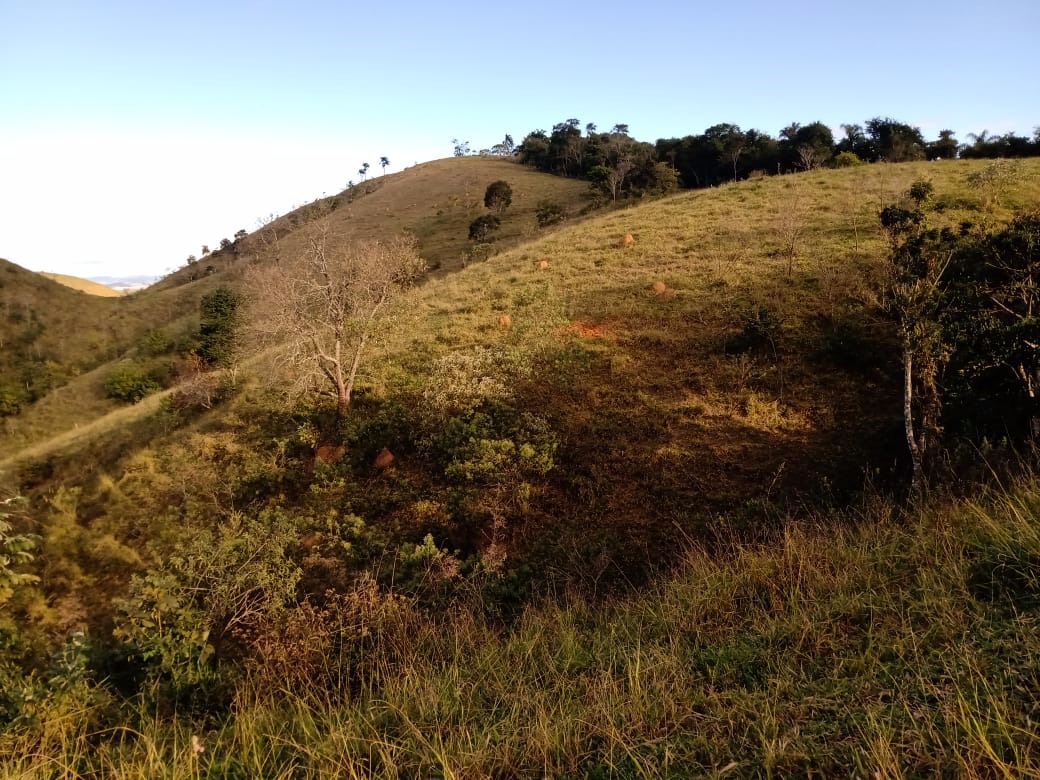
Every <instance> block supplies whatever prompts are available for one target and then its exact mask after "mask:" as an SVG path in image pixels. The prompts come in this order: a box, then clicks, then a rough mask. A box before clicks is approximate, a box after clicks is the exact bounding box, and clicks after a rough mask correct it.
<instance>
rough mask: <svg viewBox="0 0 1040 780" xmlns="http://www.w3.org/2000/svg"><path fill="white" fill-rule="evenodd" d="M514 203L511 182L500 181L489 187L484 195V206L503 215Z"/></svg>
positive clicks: (492, 183)
mask: <svg viewBox="0 0 1040 780" xmlns="http://www.w3.org/2000/svg"><path fill="white" fill-rule="evenodd" d="M512 202H513V188H512V187H510V186H509V182H507V181H502V180H501V179H500V180H499V181H493V182H491V184H489V185H488V187H487V191H486V192H485V193H484V205H485V206H486V207H487V208H489V209H492V210H493V211H496V212H498V213H499V214H501V213H502V212H503V211H505V210H506V209H507V208H508V207H509V204H510V203H512Z"/></svg>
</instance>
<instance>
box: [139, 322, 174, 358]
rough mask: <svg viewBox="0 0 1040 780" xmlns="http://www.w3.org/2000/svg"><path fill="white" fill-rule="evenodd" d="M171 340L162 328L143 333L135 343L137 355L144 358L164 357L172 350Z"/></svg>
mask: <svg viewBox="0 0 1040 780" xmlns="http://www.w3.org/2000/svg"><path fill="white" fill-rule="evenodd" d="M173 346H174V343H173V339H172V338H170V336H169V334H168V333H166V331H164V330H163V329H162V328H155V329H154V330H148V331H145V334H144V335H143V336H141V338H140V339H138V341H137V353H138V354H139V355H142V356H144V357H156V356H157V355H165V354H166V353H167V352H169V351H171V350H172V349H173Z"/></svg>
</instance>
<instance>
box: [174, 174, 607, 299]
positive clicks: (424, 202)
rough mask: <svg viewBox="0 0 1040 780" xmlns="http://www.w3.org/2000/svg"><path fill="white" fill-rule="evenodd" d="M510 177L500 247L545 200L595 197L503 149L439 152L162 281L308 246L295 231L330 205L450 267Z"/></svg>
mask: <svg viewBox="0 0 1040 780" xmlns="http://www.w3.org/2000/svg"><path fill="white" fill-rule="evenodd" d="M499 180H504V181H508V183H509V184H510V186H511V187H512V190H513V200H512V205H511V206H510V207H509V208H508V209H506V211H505V212H504V213H503V215H502V227H501V228H500V229H499V230H498V231H497V233H496V236H495V245H496V247H497V248H498V249H503V248H507V247H510V246H513V245H515V244H517V243H519V242H521V241H523V240H526V239H530V238H533V237H535V236H536V235H537V234H538V227H537V223H536V219H535V212H536V210H537V206H538V204H539V203H540V202H541V201H543V200H551V201H554V202H556V203H558V204H559V206H560V207H561V209H562V211H563V213H564V214H565V215H569V216H570V217H571V218H576V217H579V216H581V214H582V211H583V209H584V208H585V207H586V205H587V203H588V198H587V194H588V190H589V185H588V182H584V181H579V180H576V179H563V178H560V177H558V176H550V175H546V174H543V173H539V172H538V171H534V170H532V169H530V168H527V167H525V166H522V165H518V164H517V163H515V162H513V161H512V160H509V159H505V158H501V157H458V158H450V159H446V160H434V161H433V162H428V163H422V164H419V165H416V166H414V167H412V168H407V169H405V170H404V171H402V172H400V173H395V174H390V175H389V176H381V177H378V178H372V179H370V180H368V181H366V182H362V183H360V184H356V185H355V186H354V187H352V188H351V189H348V190H344V191H343V192H341V193H339V194H338V195H334V196H332V197H328V198H324V199H320V200H316V201H314V202H312V203H310V204H307V205H305V206H302V207H300V208H298V209H295V210H294V211H292V212H290V213H289V214H285V215H283V216H279V217H272V219H271V220H269V221H268V222H267V223H266V224H265V225H263V229H258V230H256V231H253V232H252V233H250V235H249V236H248V237H246V238H244V240H241V241H236V242H233V245H232V246H230V247H228V248H227V249H224V250H218V251H216V252H213V253H212V254H210V255H207V256H206V257H204V258H202V259H201V260H199V261H198V263H197V264H195V265H194V266H190V267H185V268H181V269H179V270H178V271H176V272H174V273H173V274H171V275H170V276H169V277H167V278H166V279H164V280H163V281H161V282H160V283H159V287H160V288H164V287H169V286H172V285H177V284H184V283H186V282H188V281H191V280H192V279H193V278H199V277H200V276H201V275H204V274H207V273H216V274H218V276H219V275H223V274H226V273H231V272H233V271H234V270H235V269H240V268H241V267H242V263H243V261H248V260H249V259H250V258H254V257H255V256H256V255H257V254H258V253H262V252H263V251H264V250H265V248H266V247H267V246H268V245H269V244H270V243H272V242H273V241H274V240H276V239H277V240H278V241H279V242H282V241H284V242H287V243H288V246H285V247H281V246H280V247H279V251H281V252H284V253H285V254H287V255H290V256H291V255H292V254H293V253H294V252H297V251H299V250H300V246H299V245H298V244H297V242H296V239H294V238H293V236H294V235H296V236H298V235H299V233H298V231H299V229H300V228H301V227H304V226H305V225H307V224H308V223H309V222H311V221H312V220H314V219H315V218H316V217H317V216H318V215H320V214H324V213H328V214H329V215H330V223H331V226H332V229H333V230H334V231H335V232H337V233H339V234H342V235H347V236H351V237H352V238H355V239H372V238H385V237H388V236H392V235H398V234H402V233H407V234H410V235H412V236H414V237H415V238H416V240H417V241H418V243H419V251H420V254H421V255H422V256H423V258H425V260H426V261H427V264H428V265H429V266H430V267H431V268H432V269H434V270H440V271H442V272H450V271H454V270H457V269H459V268H461V267H463V266H464V265H465V264H466V262H467V259H468V258H470V257H471V256H472V252H473V243H472V242H471V241H470V240H469V225H470V223H471V222H472V221H473V220H474V219H475V218H477V217H478V216H480V215H482V214H486V213H487V209H486V208H485V207H484V193H485V190H486V189H487V186H488V185H489V184H491V183H492V182H494V181H499Z"/></svg>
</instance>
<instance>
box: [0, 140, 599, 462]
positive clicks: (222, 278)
mask: <svg viewBox="0 0 1040 780" xmlns="http://www.w3.org/2000/svg"><path fill="white" fill-rule="evenodd" d="M498 179H506V180H508V181H509V182H510V184H511V186H512V188H513V203H512V205H511V207H510V208H509V209H508V210H507V211H506V213H505V214H504V216H503V225H502V228H501V229H500V230H499V231H498V233H497V236H496V241H495V245H494V250H492V251H499V250H501V249H504V248H507V247H509V246H513V245H515V244H517V243H518V242H520V241H522V240H524V239H525V238H530V237H533V236H535V235H537V234H538V232H539V229H538V227H537V225H536V222H535V217H534V212H535V207H536V205H537V203H539V202H540V201H542V200H544V199H551V200H554V201H555V202H557V203H559V204H560V206H561V207H562V208H563V209H564V210H565V212H566V213H568V214H569V215H570V216H571V218H578V217H579V213H580V212H581V211H582V209H583V208H584V206H585V205H586V202H587V198H586V193H587V191H588V185H587V183H585V182H579V181H575V180H568V179H561V178H558V177H554V176H548V175H546V174H543V173H538V172H535V171H531V170H529V169H527V168H524V167H522V166H519V165H517V164H515V163H513V162H511V161H507V160H504V159H501V158H486V157H483V158H478V157H474V158H465V159H452V160H440V161H435V162H432V163H425V164H423V165H419V166H415V167H414V168H410V169H407V170H406V171H404V172H402V173H399V174H393V175H390V176H385V177H380V178H378V179H373V180H371V181H369V182H366V183H363V184H360V185H357V187H355V188H354V190H352V191H350V192H349V193H341V194H340V195H338V196H335V197H333V198H329V199H326V201H324V202H315V203H312V204H309V205H307V206H304V207H302V208H300V209H297V210H295V211H293V212H292V213H290V214H287V215H285V216H283V217H280V218H279V219H277V220H275V221H273V222H272V223H271V224H270V225H268V226H266V229H265V230H263V231H257V232H256V233H253V234H251V235H249V236H247V237H246V238H244V239H242V240H241V242H236V244H235V246H234V247H232V248H230V249H227V250H223V251H217V252H214V253H212V254H211V255H208V256H206V257H205V258H203V259H202V260H200V261H199V262H198V263H196V264H194V265H192V266H187V267H185V268H182V269H180V270H179V271H177V272H175V273H173V274H171V275H170V276H168V277H166V278H165V279H164V280H162V281H161V282H159V283H157V284H156V285H153V286H152V287H150V288H149V289H147V290H144V291H140V292H137V293H135V294H133V295H130V296H126V298H125V300H119V301H112V302H99V301H95V300H92V299H89V298H87V297H86V296H83V295H80V296H79V297H74V296H70V295H69V293H68V290H67V285H62V286H59V285H54V284H51V283H50V282H49V281H44V280H42V279H41V275H39V274H31V273H30V272H28V271H24V270H23V269H20V268H18V267H17V266H15V265H13V264H9V263H5V265H4V269H5V270H7V272H8V274H9V276H8V278H7V280H6V286H5V287H3V288H0V305H3V306H4V307H5V311H7V312H8V315H7V318H6V320H5V321H3V322H0V342H4V343H8V344H14V345H16V346H15V349H14V350H12V351H10V352H7V353H6V361H7V362H6V363H5V369H6V370H5V371H4V373H3V376H5V377H10V388H11V389H10V390H9V395H10V398H11V403H10V409H11V410H19V411H20V414H18V415H17V416H8V417H6V418H2V417H0V425H2V427H0V446H3V447H4V448H5V449H6V451H7V453H8V457H11V456H13V455H15V451H16V450H17V449H19V448H22V447H26V446H29V445H34V444H37V443H39V442H40V441H43V440H46V439H49V438H51V437H53V436H56V435H59V434H62V433H63V432H66V431H75V430H78V429H79V428H80V427H81V426H83V425H85V424H87V423H88V422H90V421H91V420H92V419H93V418H95V417H97V416H99V415H103V414H106V413H109V412H112V411H114V410H115V409H116V404H114V403H113V402H112V401H111V400H110V399H107V398H106V397H105V394H104V386H103V379H104V376H105V374H106V373H107V371H109V370H111V368H108V369H105V368H103V367H102V366H104V365H106V364H108V363H111V362H112V361H116V360H119V359H121V358H123V357H125V356H126V355H128V354H130V355H133V354H134V350H135V347H136V346H137V345H138V342H139V341H140V339H142V338H143V337H144V336H145V334H147V333H149V332H155V331H162V332H164V333H166V335H167V336H169V337H170V339H171V350H175V349H177V348H178V345H180V346H179V349H180V350H181V351H184V350H185V349H190V346H191V344H190V343H189V342H190V334H191V332H192V330H193V329H194V328H197V311H198V306H199V301H200V300H201V299H202V297H203V296H204V295H206V294H207V293H209V292H212V291H213V290H214V289H215V288H216V287H218V286H219V285H221V284H226V283H229V284H232V285H237V284H239V283H240V280H241V274H242V272H243V271H244V269H245V268H246V266H247V265H248V264H249V263H250V262H254V261H255V260H256V258H257V256H258V255H261V254H263V250H264V247H266V246H267V245H268V244H267V243H266V241H265V239H267V234H268V233H271V234H273V235H275V236H276V240H277V242H278V244H279V250H278V251H280V252H282V253H284V254H285V255H286V256H289V257H291V256H293V255H294V254H297V253H299V252H300V251H302V250H303V248H304V245H305V243H304V242H305V240H306V239H305V236H304V235H303V234H302V233H301V232H300V229H301V228H303V227H305V226H306V225H308V224H309V222H310V221H312V220H313V218H314V215H315V214H317V213H318V212H320V211H323V210H325V209H331V223H332V226H333V230H334V231H336V232H337V233H338V234H340V235H343V236H348V237H352V238H378V237H381V236H392V235H397V234H399V233H402V232H404V233H411V234H413V235H415V236H416V238H417V240H418V241H419V245H420V251H421V252H422V254H423V256H424V257H425V258H426V260H427V263H428V264H429V265H430V267H431V268H433V269H434V270H435V272H436V271H437V270H438V269H439V270H440V272H442V273H446V272H449V271H451V270H456V269H458V268H460V267H462V266H463V265H464V264H465V263H466V262H467V259H468V258H469V257H470V254H471V250H472V242H470V241H469V239H468V226H469V223H470V222H471V221H472V220H473V219H474V218H475V217H476V216H478V215H479V214H482V213H487V210H486V209H485V208H484V206H483V197H484V191H485V189H486V188H487V185H488V184H490V183H491V182H492V181H495V180H498ZM106 289H107V288H106ZM171 358H172V355H171ZM152 362H153V363H154V362H155V361H152ZM26 384H28V385H29V386H30V389H31V392H27V391H26V390H25V389H24V388H25V386H26ZM59 388H60V392H58V390H59ZM95 427H96V426H95Z"/></svg>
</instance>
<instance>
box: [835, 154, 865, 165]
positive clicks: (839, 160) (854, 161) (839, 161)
mask: <svg viewBox="0 0 1040 780" xmlns="http://www.w3.org/2000/svg"><path fill="white" fill-rule="evenodd" d="M856 165H864V162H863V160H861V159H860V158H859V155H858V154H856V153H855V152H840V153H839V154H838V155H837V156H836V157H835V158H834V167H835V168H852V167H853V166H856Z"/></svg>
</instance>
